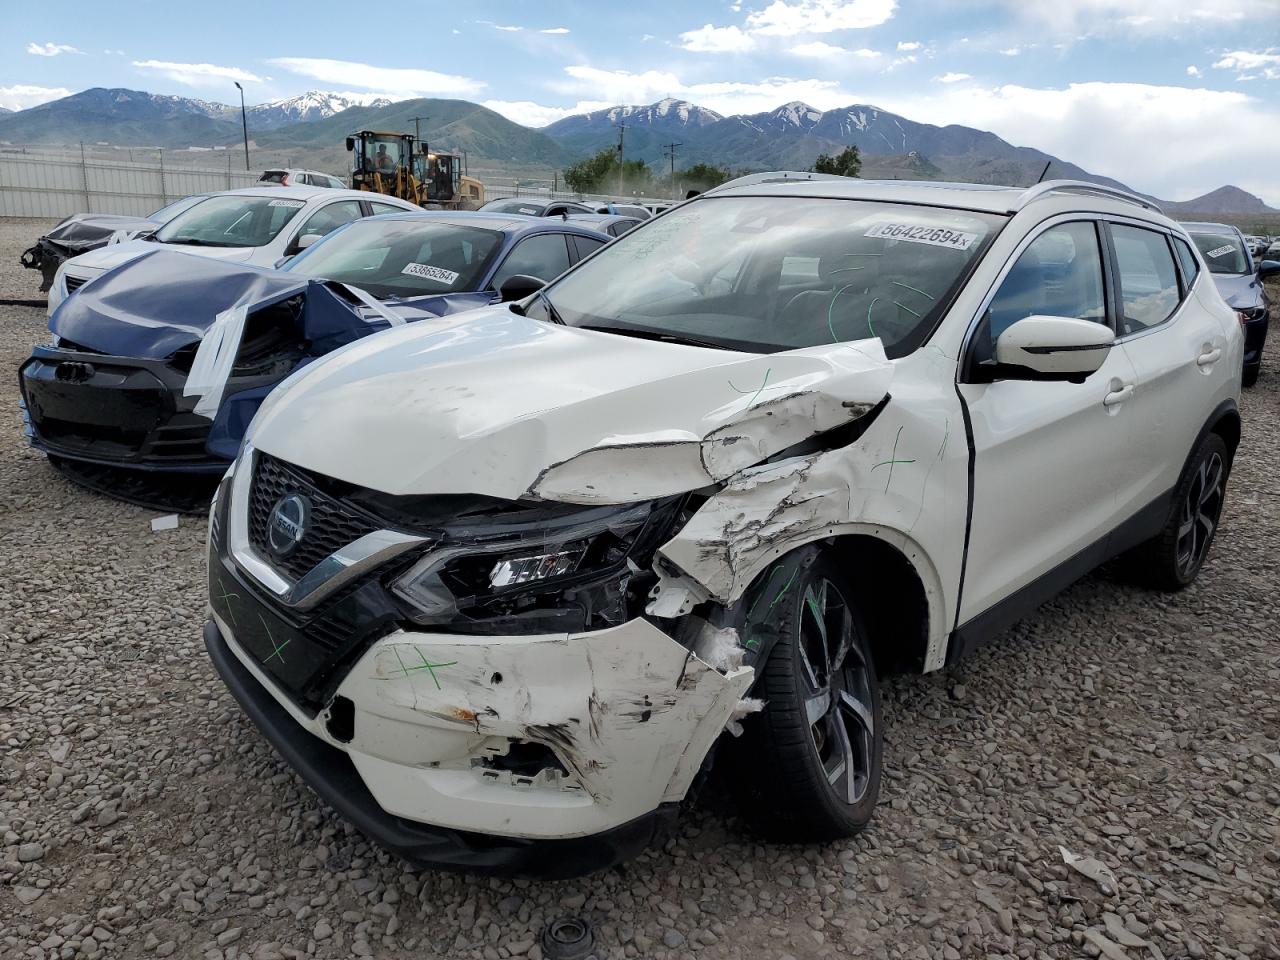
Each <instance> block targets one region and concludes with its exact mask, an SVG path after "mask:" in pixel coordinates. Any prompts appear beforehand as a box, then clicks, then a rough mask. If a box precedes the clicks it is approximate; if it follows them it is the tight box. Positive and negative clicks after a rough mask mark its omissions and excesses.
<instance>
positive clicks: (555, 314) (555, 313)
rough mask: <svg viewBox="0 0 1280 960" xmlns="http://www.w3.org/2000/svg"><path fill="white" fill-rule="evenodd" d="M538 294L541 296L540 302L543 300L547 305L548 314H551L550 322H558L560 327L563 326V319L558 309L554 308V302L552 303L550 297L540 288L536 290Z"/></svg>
mask: <svg viewBox="0 0 1280 960" xmlns="http://www.w3.org/2000/svg"><path fill="white" fill-rule="evenodd" d="M538 296H539V297H541V298H542V302H543V303H544V304H546V306H547V313H549V314H550V315H551V322H552V323H558V324H560V326H562V327H563V326H564V320H563V319H562V318H561V316H560V311H559V310H557V309H556V305H555V304H554V303H552V302H551V298H550V297H548V296H547V295H546V294H545V293H543V292H542V291H541V290H539V291H538Z"/></svg>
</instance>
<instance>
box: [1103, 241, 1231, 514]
mask: <svg viewBox="0 0 1280 960" xmlns="http://www.w3.org/2000/svg"><path fill="white" fill-rule="evenodd" d="M1106 229H1107V233H1108V236H1109V239H1110V245H1111V256H1112V260H1113V263H1114V265H1115V268H1114V271H1113V272H1114V276H1115V283H1116V287H1117V289H1116V300H1117V302H1118V303H1119V305H1120V307H1121V316H1120V329H1119V333H1120V346H1121V349H1123V351H1124V353H1125V355H1126V356H1127V357H1128V358H1129V361H1130V362H1131V363H1132V364H1133V367H1134V370H1135V372H1136V374H1137V388H1136V392H1135V396H1134V399H1133V403H1132V408H1133V409H1132V415H1133V421H1134V423H1133V426H1134V442H1133V444H1132V445H1131V446H1130V447H1129V448H1128V450H1127V451H1126V453H1125V456H1124V464H1125V469H1124V473H1123V476H1122V482H1121V484H1120V486H1119V487H1118V488H1117V489H1118V492H1119V495H1120V504H1119V506H1120V512H1121V515H1122V516H1123V517H1129V516H1132V515H1133V514H1136V513H1137V512H1138V511H1139V510H1141V509H1142V508H1143V507H1146V506H1148V505H1149V504H1152V503H1154V502H1156V501H1157V500H1160V499H1161V498H1162V497H1163V495H1164V494H1167V493H1169V492H1170V491H1171V490H1172V489H1173V487H1174V486H1175V485H1176V483H1177V481H1178V476H1179V474H1180V473H1181V471H1182V467H1183V464H1184V462H1185V460H1186V457H1187V455H1188V454H1189V453H1190V452H1191V446H1192V444H1193V443H1195V440H1196V437H1197V436H1198V435H1199V432H1200V428H1201V427H1202V426H1203V425H1204V423H1205V421H1206V420H1207V419H1208V417H1209V414H1210V413H1211V412H1212V410H1213V409H1214V407H1215V406H1216V405H1217V400H1216V398H1217V396H1218V395H1219V393H1220V392H1221V387H1222V380H1223V377H1224V374H1225V373H1226V371H1225V369H1224V365H1225V364H1226V363H1227V362H1229V361H1228V354H1229V352H1230V351H1229V350H1228V346H1227V341H1226V336H1225V333H1224V331H1223V328H1222V325H1221V323H1220V322H1219V320H1218V318H1217V317H1216V316H1214V315H1213V314H1211V313H1209V312H1208V311H1207V310H1205V309H1204V307H1203V305H1202V304H1201V303H1200V301H1199V299H1198V297H1197V296H1196V295H1195V290H1196V289H1197V285H1198V284H1201V283H1210V282H1212V278H1211V277H1209V276H1207V275H1200V273H1199V272H1198V273H1197V274H1196V275H1194V276H1193V275H1189V270H1188V267H1187V266H1185V265H1184V263H1185V261H1186V260H1188V259H1189V260H1190V261H1191V264H1192V265H1195V266H1198V264H1196V261H1195V257H1194V256H1190V251H1189V250H1188V251H1179V250H1178V248H1177V246H1176V244H1178V243H1181V242H1182V241H1181V240H1180V239H1178V238H1176V237H1175V235H1174V234H1172V233H1170V232H1169V231H1165V230H1162V229H1161V228H1159V227H1157V226H1154V225H1151V224H1145V223H1142V222H1140V221H1119V220H1112V221H1110V222H1108V223H1107V224H1106ZM1180 252H1181V256H1179V255H1178V254H1179V253H1180Z"/></svg>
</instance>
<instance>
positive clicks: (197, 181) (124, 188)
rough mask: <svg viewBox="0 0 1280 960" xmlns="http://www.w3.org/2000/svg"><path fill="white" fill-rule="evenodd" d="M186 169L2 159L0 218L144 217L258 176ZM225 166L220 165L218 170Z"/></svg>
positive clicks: (23, 156) (20, 156)
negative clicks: (183, 200)
mask: <svg viewBox="0 0 1280 960" xmlns="http://www.w3.org/2000/svg"><path fill="white" fill-rule="evenodd" d="M231 164H232V158H231V156H230V155H228V156H227V165H226V167H225V168H223V169H208V167H213V164H210V163H207V161H206V168H199V167H193V166H188V165H187V164H177V163H173V162H169V163H166V162H165V159H164V156H163V155H161V156H160V158H159V160H158V162H145V163H143V162H129V161H117V160H102V159H97V158H94V157H86V156H85V154H84V153H83V152H81V153H80V155H79V156H76V155H74V154H72V155H66V154H31V153H0V217H65V216H67V215H69V214H72V213H120V214H128V215H131V216H138V217H144V216H146V215H147V214H149V213H151V212H152V211H153V210H157V209H159V208H160V207H163V206H164V205H165V204H166V203H168V202H169V201H171V200H177V199H178V198H180V197H189V196H191V195H192V194H194V193H208V192H210V191H214V190H231V189H234V188H236V187H247V186H252V185H253V184H255V183H257V181H258V177H259V174H258V173H255V172H251V171H245V170H233V169H232V168H231ZM219 166H221V164H219Z"/></svg>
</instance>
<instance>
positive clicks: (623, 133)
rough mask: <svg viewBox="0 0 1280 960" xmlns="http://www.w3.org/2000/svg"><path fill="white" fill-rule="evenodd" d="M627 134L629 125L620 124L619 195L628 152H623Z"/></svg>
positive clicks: (619, 194) (620, 194)
mask: <svg viewBox="0 0 1280 960" xmlns="http://www.w3.org/2000/svg"><path fill="white" fill-rule="evenodd" d="M626 136H627V125H626V124H625V123H619V124H618V196H622V165H623V164H624V163H625V162H626V154H625V153H623V150H622V146H623V143H624V142H625V140H626Z"/></svg>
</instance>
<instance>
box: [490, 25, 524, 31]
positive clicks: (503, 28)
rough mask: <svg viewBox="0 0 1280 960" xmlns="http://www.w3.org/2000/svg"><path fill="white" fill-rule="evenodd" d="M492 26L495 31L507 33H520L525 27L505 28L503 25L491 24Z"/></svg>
mask: <svg viewBox="0 0 1280 960" xmlns="http://www.w3.org/2000/svg"><path fill="white" fill-rule="evenodd" d="M490 26H491V27H493V29H495V30H505V31H506V32H507V33H519V32H520V31H521V30H523V29H524V27H511V26H505V25H503V24H501V23H492V24H490Z"/></svg>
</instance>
